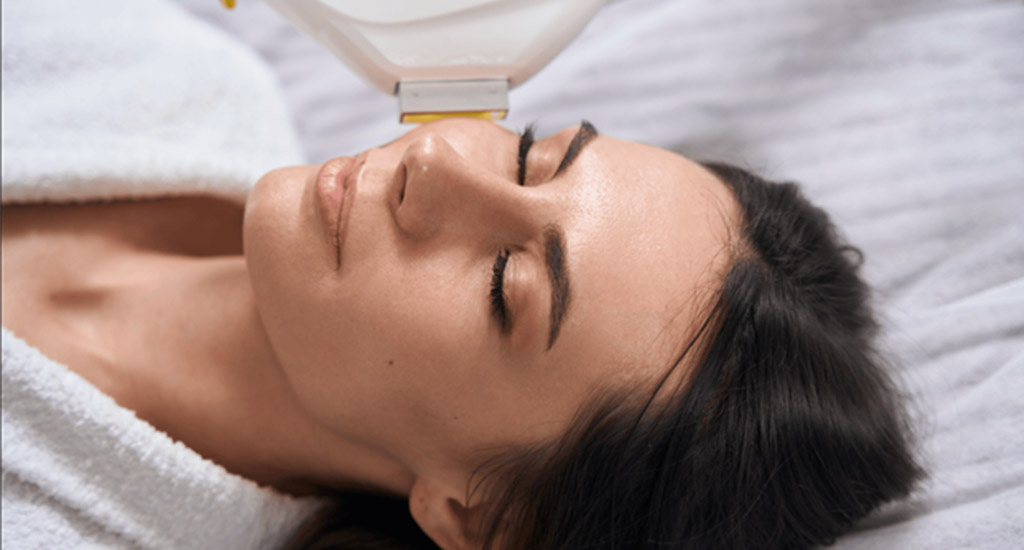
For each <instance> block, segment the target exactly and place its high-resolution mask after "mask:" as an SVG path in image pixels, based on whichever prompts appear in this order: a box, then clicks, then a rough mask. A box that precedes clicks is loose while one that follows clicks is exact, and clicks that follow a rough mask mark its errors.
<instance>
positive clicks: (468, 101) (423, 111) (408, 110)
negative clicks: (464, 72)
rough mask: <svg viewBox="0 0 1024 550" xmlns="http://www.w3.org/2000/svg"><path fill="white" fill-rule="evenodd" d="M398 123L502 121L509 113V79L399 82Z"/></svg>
mask: <svg viewBox="0 0 1024 550" xmlns="http://www.w3.org/2000/svg"><path fill="white" fill-rule="evenodd" d="M397 95H398V108H399V110H400V111H401V115H400V117H399V120H401V122H403V123H422V122H431V121H434V120H439V119H442V118H448V117H460V116H461V117H471V118H479V119H484V120H501V119H503V118H505V115H506V114H507V113H508V80H507V79H504V78H493V79H482V80H413V81H406V80H403V81H402V82H399V83H398V94H397Z"/></svg>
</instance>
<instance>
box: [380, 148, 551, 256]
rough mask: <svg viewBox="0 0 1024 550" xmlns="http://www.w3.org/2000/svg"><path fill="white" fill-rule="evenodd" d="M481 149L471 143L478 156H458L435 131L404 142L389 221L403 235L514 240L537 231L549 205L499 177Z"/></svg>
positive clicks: (509, 179) (486, 151) (490, 157)
mask: <svg viewBox="0 0 1024 550" xmlns="http://www.w3.org/2000/svg"><path fill="white" fill-rule="evenodd" d="M482 145H483V144H474V147H481V149H480V154H474V155H463V154H460V152H459V151H457V150H456V149H455V148H454V147H453V146H452V144H451V143H449V142H448V141H447V140H445V139H444V138H443V137H442V136H441V135H439V134H437V133H428V134H425V135H422V136H419V137H418V138H417V139H416V140H415V141H414V142H412V143H410V144H409V146H408V148H407V149H406V150H405V152H404V154H403V155H402V159H401V162H400V165H399V167H398V170H397V171H396V174H395V181H394V182H393V185H394V186H395V189H394V191H393V194H394V195H395V196H396V197H397V199H396V203H397V207H396V208H395V219H396V220H397V221H398V226H399V227H400V228H401V229H402V231H403V232H404V233H405V234H406V235H408V236H409V237H410V238H412V239H418V240H429V239H444V238H460V237H461V238H464V237H471V238H481V237H482V238H484V239H487V240H490V239H499V240H505V241H511V242H514V241H516V240H519V239H523V238H528V236H529V235H530V234H532V233H535V232H537V231H538V229H539V228H542V226H543V223H544V219H545V217H546V216H547V215H550V214H551V213H552V205H551V204H550V201H548V200H545V198H544V197H542V196H541V193H538V192H537V191H536V190H534V189H530V188H524V187H521V186H519V185H518V184H517V182H516V181H515V179H514V178H515V175H514V174H512V173H511V171H510V173H509V174H503V173H501V170H500V168H499V167H498V166H496V164H500V163H498V161H496V160H494V159H495V158H496V155H493V154H490V153H492V152H493V151H491V150H489V149H488V148H487V147H484V146H482ZM508 154H509V155H510V156H511V155H513V154H514V151H512V150H511V148H510V150H509V152H508ZM510 162H511V161H510Z"/></svg>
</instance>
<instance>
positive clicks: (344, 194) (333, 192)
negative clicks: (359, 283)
mask: <svg viewBox="0 0 1024 550" xmlns="http://www.w3.org/2000/svg"><path fill="white" fill-rule="evenodd" d="M362 163H363V159H362V158H360V157H338V158H334V159H331V160H329V161H327V162H325V163H324V165H323V166H321V167H320V171H319V172H318V173H317V177H316V202H317V209H318V210H319V217H320V221H321V223H322V227H323V233H324V237H325V238H326V240H327V244H328V246H330V248H331V249H332V251H333V256H334V264H335V266H334V268H335V271H337V270H340V269H341V250H342V247H343V245H344V242H345V233H346V229H347V227H348V218H349V212H350V211H351V210H352V203H353V202H354V201H355V197H356V187H357V185H358V178H356V177H355V174H356V173H357V172H358V170H359V168H360V167H361V166H362Z"/></svg>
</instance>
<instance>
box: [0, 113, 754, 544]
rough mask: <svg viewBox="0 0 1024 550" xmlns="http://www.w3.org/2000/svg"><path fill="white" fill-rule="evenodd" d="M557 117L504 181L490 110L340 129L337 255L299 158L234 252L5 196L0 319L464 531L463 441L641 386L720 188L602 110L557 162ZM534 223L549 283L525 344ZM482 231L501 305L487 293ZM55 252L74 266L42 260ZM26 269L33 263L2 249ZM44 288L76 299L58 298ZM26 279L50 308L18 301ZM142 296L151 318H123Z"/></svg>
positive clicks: (712, 221) (697, 298)
mask: <svg viewBox="0 0 1024 550" xmlns="http://www.w3.org/2000/svg"><path fill="white" fill-rule="evenodd" d="M577 130H578V128H575V127H573V128H567V129H565V130H563V131H561V132H558V133H556V134H554V135H552V136H550V137H547V138H545V139H543V140H539V141H538V142H537V143H536V144H534V146H533V147H532V149H531V150H530V153H529V156H528V159H527V164H526V166H527V171H526V182H525V183H526V184H525V186H519V185H518V183H517V162H516V154H517V150H518V143H519V137H518V136H517V135H516V134H514V133H512V132H509V131H507V130H505V129H503V128H502V127H500V126H498V125H496V124H493V123H489V122H482V121H472V120H445V121H441V122H437V123H433V124H429V125H424V126H420V127H418V128H416V129H414V130H412V131H410V132H409V133H407V134H406V135H404V136H403V137H401V138H399V139H398V140H396V141H394V142H391V143H389V144H387V145H385V146H383V147H379V148H375V149H371V150H368V151H366V152H363V153H361V154H360V155H359V163H358V170H356V171H355V172H353V177H354V178H355V179H357V180H358V188H357V193H356V196H355V200H354V202H352V204H351V210H350V211H349V219H348V221H347V224H346V227H347V229H346V234H345V236H344V240H343V243H342V246H341V247H340V266H339V261H338V260H339V248H338V246H336V243H335V242H334V240H333V236H332V235H331V234H330V232H329V231H328V232H327V233H325V229H324V226H325V222H324V218H323V216H324V215H323V213H322V212H321V211H320V209H319V208H318V203H317V199H316V185H317V182H318V180H317V175H318V173H319V172H320V169H321V166H299V167H289V168H283V169H280V170H276V171H273V172H271V173H269V174H267V175H265V176H264V177H263V178H262V179H261V180H260V181H259V182H258V183H257V185H256V186H255V188H254V189H253V191H252V193H251V194H250V197H249V199H248V203H247V204H246V207H245V212H244V223H243V224H242V227H243V234H242V235H241V236H240V237H241V240H242V241H243V242H244V256H242V255H238V256H236V255H232V254H227V253H222V252H223V251H221V252H219V253H218V255H216V256H203V257H199V256H197V255H196V254H195V253H194V250H193V248H190V247H188V246H171V245H161V246H157V245H154V244H153V243H149V245H148V246H145V245H140V244H139V242H130V243H126V242H125V238H124V236H123V235H124V234H125V231H118V228H117V227H116V222H110V221H109V220H111V219H117V218H116V217H112V216H111V215H110V213H109V212H102V213H99V214H96V215H95V216H94V217H95V218H96V219H102V220H108V221H105V222H103V223H107V224H110V223H114V224H115V227H113V228H112V229H110V230H109V231H106V232H103V231H100V232H93V233H90V232H88V231H85V232H83V227H88V225H89V222H88V220H89V219H93V218H88V217H86V218H87V219H84V220H83V221H81V223H79V224H78V225H77V226H75V229H74V231H73V232H72V231H71V230H70V229H68V230H66V231H56V230H54V232H53V235H52V237H51V238H50V240H49V241H47V240H46V238H45V237H46V235H48V233H46V232H43V233H41V234H40V233H38V232H36V233H32V234H29V233H27V232H24V231H22V232H19V231H18V229H19V228H20V227H23V226H27V225H28V224H29V222H32V223H35V224H36V225H35V226H39V225H40V219H42V220H43V221H45V220H47V219H50V220H51V221H50V222H47V223H50V226H52V227H57V226H61V224H64V225H67V224H68V223H70V222H68V221H67V220H68V216H50V218H47V216H48V214H46V213H45V212H44V213H39V212H35V211H25V212H21V211H15V212H14V215H13V216H12V215H8V212H7V211H6V210H8V208H5V217H4V285H5V287H8V286H9V284H13V285H21V286H20V287H21V288H25V289H26V292H24V293H23V296H25V297H24V298H22V299H21V302H20V305H19V303H13V304H11V305H10V306H9V305H8V301H5V302H4V319H3V322H4V325H5V326H7V327H8V328H11V329H12V330H14V331H15V333H16V334H19V335H20V336H22V337H23V338H26V340H27V341H29V343H32V344H33V345H37V346H38V347H40V348H41V349H43V350H44V352H47V353H48V354H49V355H51V356H52V357H54V359H57V360H58V361H62V362H65V363H66V364H68V365H69V366H71V368H73V369H74V370H76V371H77V372H79V373H80V374H82V375H83V376H84V377H85V378H86V379H88V380H90V381H91V382H93V383H94V384H96V385H97V386H98V387H100V389H101V390H103V391H105V392H107V393H109V394H111V395H112V396H114V397H115V399H116V400H117V401H118V402H119V403H121V404H122V405H124V406H127V407H129V408H133V409H134V410H136V411H137V413H138V414H139V416H140V417H142V418H143V419H145V420H147V421H150V422H151V423H153V424H154V425H155V426H157V427H158V428H160V429H162V430H164V431H166V432H168V433H169V434H171V435H172V437H175V438H177V439H180V440H182V441H184V442H186V444H188V445H189V446H191V447H192V448H194V449H196V450H197V451H199V452H200V453H201V454H203V455H204V456H207V457H209V458H211V459H213V460H215V461H217V462H219V463H221V464H222V465H224V466H225V467H226V468H228V469H229V470H231V471H233V472H235V473H239V474H241V475H245V476H248V477H250V478H252V479H255V480H257V481H260V482H263V483H270V484H274V485H276V486H278V487H279V488H283V489H289V490H291V489H295V490H300V489H301V488H302V487H304V486H308V484H310V483H318V484H327V485H333V486H338V487H344V488H358V489H370V490H378V491H385V492H389V493H393V494H397V495H402V496H407V497H408V498H409V501H410V510H411V511H412V514H413V517H414V518H415V519H416V520H417V522H418V523H419V524H420V526H421V527H422V528H423V529H424V531H425V532H426V533H427V534H428V535H429V536H431V538H433V539H434V540H435V541H436V542H437V543H438V544H439V545H440V546H442V547H443V548H446V549H453V548H463V547H472V546H473V541H474V534H473V533H471V532H468V531H467V530H466V523H467V520H468V519H470V518H472V517H474V516H475V515H476V514H478V513H479V512H480V510H481V508H480V507H482V506H485V505H486V503H476V505H475V506H474V505H473V503H467V502H466V487H467V483H468V482H469V479H470V476H471V474H472V473H473V470H474V468H475V467H476V466H477V465H478V464H479V463H480V461H481V460H483V459H486V458H487V457H489V456H490V455H491V453H494V452H497V451H501V450H504V449H506V448H508V447H509V446H514V445H521V444H529V443H531V442H537V441H540V440H547V439H550V438H555V437H557V436H558V435H559V434H561V433H562V432H564V430H565V429H566V428H567V427H568V425H569V423H570V421H571V420H572V418H573V414H574V413H575V411H576V410H577V409H578V408H579V407H580V406H582V405H583V404H584V403H585V402H586V401H587V399H588V396H590V395H592V394H593V392H595V391H597V390H600V389H602V388H605V387H608V386H609V385H611V386H614V387H623V386H625V387H629V388H635V389H636V390H637V391H640V392H649V391H650V390H651V389H652V388H653V387H654V385H655V384H656V383H657V382H658V380H659V379H660V378H661V377H662V376H663V375H664V374H665V371H666V369H667V367H668V366H669V365H670V364H671V363H672V361H673V360H674V358H675V356H676V355H677V354H678V353H679V351H680V346H682V345H683V343H684V341H685V340H687V339H688V336H689V335H691V334H693V332H694V331H695V330H696V329H697V325H698V324H699V322H700V321H701V320H702V319H703V313H704V311H705V309H706V304H707V303H708V300H709V299H710V295H711V293H712V292H713V290H714V289H715V288H716V286H717V285H718V284H719V282H720V280H721V277H722V274H723V273H724V268H725V266H726V265H727V262H728V254H727V253H726V252H725V251H726V250H727V240H728V235H729V233H730V228H731V227H733V226H734V222H733V221H732V220H734V219H736V206H735V204H734V200H733V199H732V197H731V196H730V195H729V192H728V190H727V189H726V188H725V187H724V186H723V185H722V184H721V183H720V182H719V181H718V180H716V179H715V178H714V176H712V175H711V174H710V173H709V172H707V171H706V170H704V169H703V168H702V167H700V166H699V165H697V164H696V163H693V162H691V161H689V160H687V159H685V158H683V157H681V156H678V155H676V154H673V153H669V152H667V151H664V150H661V149H658V148H654V147H649V146H646V145H641V144H637V143H632V142H626V141H620V140H616V139H613V138H610V137H607V136H603V135H598V136H597V137H595V138H593V139H592V140H590V142H589V143H588V144H586V145H585V146H584V147H583V148H582V150H581V151H580V153H579V155H578V157H577V158H576V160H575V161H574V162H573V163H572V164H571V166H570V167H569V168H568V169H565V170H564V171H562V172H561V173H559V174H558V175H557V176H556V175H555V172H556V168H557V167H558V165H559V162H560V160H561V159H562V156H563V154H564V153H565V151H566V148H567V147H568V145H569V143H570V141H571V140H572V139H573V137H574V136H575V135H576V133H577ZM339 164H344V163H339ZM403 190H404V196H403V197H402V199H401V201H399V200H398V197H399V196H400V195H401V194H402V193H403ZM51 208H52V207H51ZM79 208H82V207H79ZM108 208H110V207H108ZM140 208H141V209H144V208H147V207H146V206H144V205H135V211H136V212H139V209H140ZM148 208H152V206H149V207H148ZM182 208H184V207H182ZM190 208H193V209H194V208H195V205H192V206H191V207H190ZM164 209H165V210H168V209H169V210H168V211H169V212H179V214H168V215H167V216H168V217H169V218H170V219H180V211H181V210H180V209H179V210H175V209H174V208H172V207H167V206H166V205H165V206H164ZM12 210H13V209H12ZM33 212H35V213H33ZM82 215H83V216H84V215H85V214H82ZM138 215H139V216H140V218H142V219H145V220H154V219H162V218H161V216H160V215H158V214H155V213H153V212H141V213H139V214H138ZM219 215H221V217H222V218H225V217H226V216H224V215H223V214H219ZM12 218H13V219H12ZM51 218H52V219H51ZM58 220H62V221H58ZM236 220H237V218H236ZM95 223H100V222H98V221H97V222H95ZM141 223H150V222H148V221H147V222H141ZM233 223H236V224H237V221H234V222H233ZM43 225H46V224H45V223H44V224H43ZM72 225H74V224H72ZM101 225H102V224H101ZM227 226H230V224H227ZM227 226H226V227H227ZM553 226H558V227H559V228H560V229H561V232H562V234H563V236H564V245H565V257H566V270H567V272H568V274H569V278H570V280H571V300H570V301H569V306H568V309H567V310H566V312H565V315H564V318H563V321H562V323H561V329H560V331H559V332H558V337H557V340H556V341H555V342H554V344H553V345H551V346H550V348H549V324H550V307H551V298H550V296H551V288H550V283H549V280H548V276H547V267H546V265H545V260H544V243H545V235H546V234H547V232H549V231H550V228H552V227H553ZM135 227H138V226H135ZM236 227H237V226H236ZM9 229H10V231H9ZM121 229H124V228H121ZM183 230H184V231H185V234H187V228H185V229H183ZM236 230H237V229H236ZM155 231H156V230H155V229H154V232H155ZM9 234H10V235H9ZM154 234H157V233H154ZM71 235H74V236H75V237H74V238H72V237H71ZM83 235H92V236H91V237H83ZM87 238H91V239H93V240H95V241H96V243H97V244H96V245H95V246H96V247H97V249H98V250H101V251H103V252H102V254H105V256H102V257H103V258H104V261H92V260H90V258H95V257H97V254H99V252H97V250H90V249H88V247H83V244H82V242H83V240H84V239H87ZM229 240H230V239H229ZM72 243H74V244H72ZM224 246H225V247H227V248H230V243H227V244H225V245H224ZM62 247H63V248H62ZM147 249H148V250H147ZM154 249H155V251H154ZM502 250H508V251H509V252H510V256H509V260H508V264H507V267H506V272H505V278H504V292H505V295H506V296H507V308H508V311H509V312H510V316H511V319H512V323H511V325H510V329H509V330H508V331H503V330H502V329H501V326H500V324H499V323H498V322H497V321H496V320H495V318H494V317H493V315H492V306H491V303H490V286H491V279H492V266H493V265H494V262H495V257H496V256H497V255H498V254H499V252H501V251H502ZM74 254H81V255H82V257H81V258H80V261H79V262H78V263H77V265H76V267H75V269H73V270H72V269H68V270H65V271H61V270H59V269H57V270H55V269H54V268H53V263H52V261H51V262H49V263H48V260H47V258H51V259H52V258H53V257H61V258H64V259H65V261H72V260H73V259H74V257H73V255H74ZM68 258H71V259H68ZM9 259H10V260H16V261H18V262H20V265H22V266H25V267H26V269H24V270H19V271H17V272H15V271H14V270H9V269H8V267H7V266H8V263H9V262H8V260H9ZM90 262H91V263H90ZM129 263H130V265H131V266H132V267H131V268H130V269H128V268H125V267H124V266H125V265H128V264H129ZM118 266H120V267H118ZM33 269H35V271H37V272H43V271H44V270H49V271H48V273H57V274H55V275H52V276H48V277H44V278H42V279H41V278H39V277H35V278H32V277H28V276H22V275H19V274H20V273H22V272H24V271H29V272H31V271H32V270H33ZM98 280H102V281H103V284H102V285H101V284H98V283H96V282H95V281H98ZM58 290H60V291H61V292H63V294H61V295H68V292H71V295H73V296H76V297H77V298H76V300H77V301H75V300H73V304H72V305H68V302H67V300H65V301H64V302H59V303H58V301H55V300H54V299H53V296H54V295H55V293H57V294H60V293H59V292H57V291H58ZM33 297H35V299H36V300H37V301H42V302H44V303H46V304H48V305H47V308H48V313H49V314H50V315H49V316H48V317H49V318H52V319H56V321H53V322H54V323H58V324H59V325H60V326H61V327H63V328H62V329H61V330H60V331H55V330H53V327H52V326H51V327H42V326H40V325H38V323H36V322H35V321H33V320H32V319H34V317H31V316H29V315H27V314H26V313H25V311H27V308H28V301H31V300H32V299H33ZM83 297H84V298H83ZM83 303H84V304H85V305H82V304H83ZM35 306H38V304H35ZM152 311H162V312H164V314H163V315H162V316H161V317H160V321H159V323H157V322H149V323H138V322H130V321H128V320H137V319H147V318H148V319H152V317H153V316H152V314H151V312H152ZM54 334H56V335H59V338H58V337H57V336H52V335H54ZM110 334H116V335H118V336H119V338H118V339H116V340H115V339H113V338H111V337H110V336H109V335H110ZM47 335H51V336H47ZM126 341H129V342H138V344H137V345H134V346H130V345H126V344H124V342H126ZM60 342H65V343H60ZM67 342H71V343H70V344H69V343H67ZM183 365H185V366H183ZM680 375H681V376H684V375H685V369H683V372H681V374H680Z"/></svg>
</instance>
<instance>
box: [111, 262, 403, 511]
mask: <svg viewBox="0 0 1024 550" xmlns="http://www.w3.org/2000/svg"><path fill="white" fill-rule="evenodd" d="M142 262H145V265H146V267H145V268H141V267H137V268H136V269H133V270H132V280H131V281H126V282H125V283H124V284H122V285H118V286H115V287H114V289H112V290H107V291H105V293H106V294H107V296H106V297H105V299H104V300H102V301H101V303H102V304H103V305H102V306H101V308H100V310H101V313H102V315H101V316H100V317H101V318H102V319H103V320H102V321H100V322H101V323H102V324H103V325H104V327H103V329H102V330H97V331H93V333H94V334H108V335H117V340H116V341H113V342H110V344H111V345H108V346H105V348H106V349H108V350H117V351H116V352H115V353H114V354H113V355H112V356H110V357H109V358H108V361H109V362H110V363H111V364H112V368H113V369H114V370H115V372H116V373H117V375H118V376H119V377H123V380H125V381H126V383H124V384H119V385H118V388H119V389H118V391H117V392H116V393H117V394H118V395H116V396H115V398H116V399H117V400H118V401H119V402H120V403H121V404H122V405H124V406H126V407H128V408H131V409H134V410H135V411H136V412H137V414H138V415H139V417H140V418H142V419H144V420H146V421H148V422H150V423H151V424H153V425H154V426H155V427H157V428H158V429H160V430H162V431H165V432H167V433H168V434H169V435H170V436H171V437H172V438H174V439H177V440H180V441H182V442H183V443H185V444H186V445H188V446H189V447H191V448H192V449H194V450H196V451H197V452H199V453H200V454H201V455H203V456H205V457H206V458H208V459H211V460H213V461H214V462H217V463H219V464H221V465H222V466H224V467H225V468H226V469H227V470H228V471H231V472H232V473H235V474H238V475H241V476H244V477H247V478H250V479H252V480H254V481H256V482H259V483H261V484H266V485H272V486H275V487H277V488H279V489H281V490H285V491H288V492H296V493H301V492H305V491H306V490H307V489H310V488H312V487H315V486H317V485H326V486H330V487H333V488H339V489H350V490H370V491H383V492H387V493H392V494H396V495H407V494H408V488H409V486H410V484H411V479H412V478H411V473H410V472H409V470H408V469H407V468H405V467H404V466H402V465H401V464H400V463H399V462H398V461H396V460H395V459H393V458H391V457H390V456H389V455H388V454H387V453H386V452H383V451H382V450H379V449H373V448H370V447H368V446H367V445H366V444H365V443H360V442H356V441H353V440H350V439H347V438H346V437H345V435H344V434H340V433H337V432H336V431H333V430H328V429H326V428H325V427H323V426H322V425H320V424H319V423H317V422H316V421H315V420H314V419H312V418H311V417H310V416H309V415H308V414H307V413H306V412H305V411H304V410H303V407H302V405H301V403H299V402H298V401H297V399H296V398H295V396H294V394H293V393H292V392H291V390H290V387H289V384H288V381H287V379H286V378H285V377H284V375H283V374H282V371H281V369H280V368H279V365H278V361H277V358H276V356H275V354H274V350H273V347H272V346H271V343H270V341H269V339H268V338H267V335H266V332H265V331H264V329H263V325H262V322H261V320H260V316H259V312H258V310H257V307H256V301H255V298H254V295H253V291H252V287H251V285H250V282H249V277H248V273H247V271H246V266H245V260H244V258H243V257H242V256H233V257H217V258H208V259H194V258H189V259H185V258H181V257H166V256H164V257H158V258H153V259H149V258H147V259H145V260H141V261H140V265H141V264H142Z"/></svg>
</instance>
